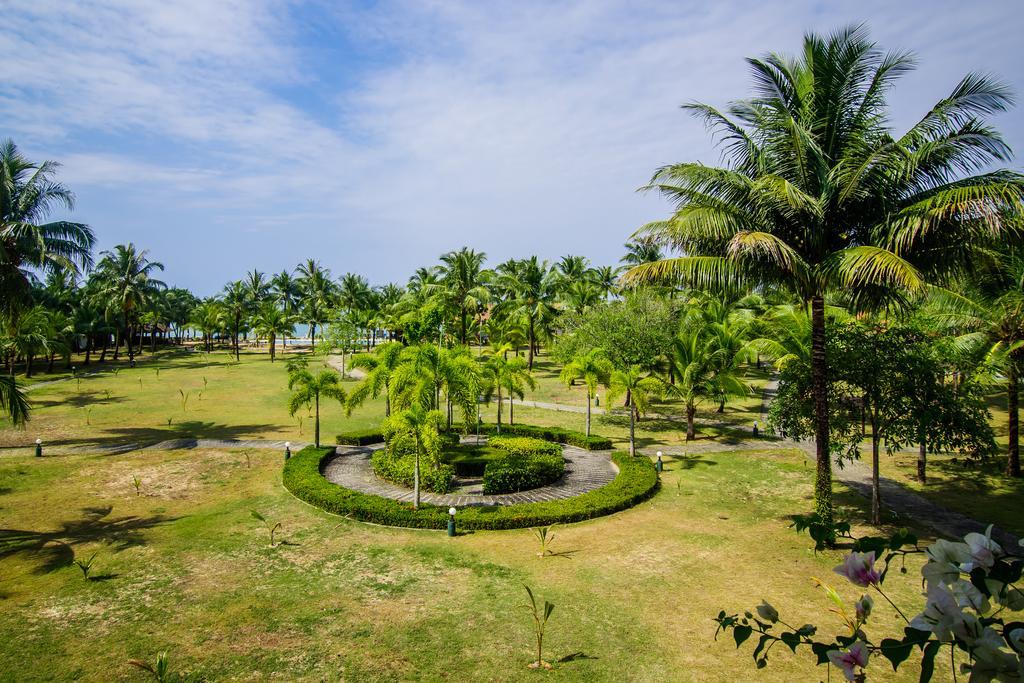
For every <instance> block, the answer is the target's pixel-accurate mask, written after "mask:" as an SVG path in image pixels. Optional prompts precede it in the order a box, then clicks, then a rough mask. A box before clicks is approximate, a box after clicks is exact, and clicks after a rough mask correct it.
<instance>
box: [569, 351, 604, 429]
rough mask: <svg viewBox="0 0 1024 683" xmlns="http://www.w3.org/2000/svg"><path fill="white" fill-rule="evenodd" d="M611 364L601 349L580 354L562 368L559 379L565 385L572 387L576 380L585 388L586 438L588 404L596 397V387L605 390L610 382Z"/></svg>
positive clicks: (588, 417)
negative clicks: (581, 382)
mask: <svg viewBox="0 0 1024 683" xmlns="http://www.w3.org/2000/svg"><path fill="white" fill-rule="evenodd" d="M611 373H612V364H611V362H610V361H609V360H608V359H607V358H606V357H605V353H604V350H603V349H590V350H589V351H587V352H586V353H581V354H580V355H579V356H576V357H575V358H573V359H572V360H571V361H569V362H568V363H566V365H565V367H563V368H562V373H561V375H560V376H561V378H562V381H563V382H565V383H566V384H567V385H569V386H572V385H573V384H574V383H575V382H576V380H578V379H579V380H583V385H584V386H585V387H586V388H587V436H590V402H591V401H592V400H593V399H594V396H596V395H597V386H598V385H599V384H600V385H602V386H604V387H605V388H607V387H608V382H609V381H611Z"/></svg>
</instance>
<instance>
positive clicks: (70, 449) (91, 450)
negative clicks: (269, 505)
mask: <svg viewBox="0 0 1024 683" xmlns="http://www.w3.org/2000/svg"><path fill="white" fill-rule="evenodd" d="M284 444H285V442H284V441H276V440H269V439H165V440H163V441H157V442H153V443H141V442H137V441H126V442H123V443H118V444H111V445H95V446H47V445H46V444H43V448H44V451H43V453H44V455H49V454H53V453H54V452H56V453H57V454H58V455H121V454H123V453H131V452H132V451H178V450H185V449H190V448H260V449H269V450H279V451H281V452H282V453H284ZM308 445H309V444H307V443H302V442H298V441H293V442H291V449H292V452H293V453H295V452H298V451H299V450H300V449H302V448H305V447H306V446H308ZM26 448H31V446H26Z"/></svg>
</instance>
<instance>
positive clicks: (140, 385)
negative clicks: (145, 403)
mask: <svg viewBox="0 0 1024 683" xmlns="http://www.w3.org/2000/svg"><path fill="white" fill-rule="evenodd" d="M139 389H140V390H141V389H142V378H141V377H140V378H139Z"/></svg>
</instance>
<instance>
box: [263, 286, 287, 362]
mask: <svg viewBox="0 0 1024 683" xmlns="http://www.w3.org/2000/svg"><path fill="white" fill-rule="evenodd" d="M253 329H254V330H255V331H256V334H257V335H258V336H260V337H266V338H267V341H268V343H269V345H270V362H271V363H273V362H274V359H275V358H276V357H277V352H276V348H277V338H278V337H287V335H289V334H291V333H292V330H293V329H294V328H293V325H292V319H291V316H289V315H288V314H287V313H285V312H284V311H282V310H281V309H280V308H278V307H277V306H276V305H275V304H274V303H273V302H272V301H267V302H265V303H264V304H263V305H262V306H260V309H259V310H258V311H257V312H256V316H255V317H254V318H253Z"/></svg>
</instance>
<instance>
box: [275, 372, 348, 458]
mask: <svg viewBox="0 0 1024 683" xmlns="http://www.w3.org/2000/svg"><path fill="white" fill-rule="evenodd" d="M288 390H289V391H292V392H293V393H292V395H291V396H290V397H289V399H288V414H289V415H292V416H294V415H295V413H297V412H298V410H299V408H301V407H302V406H308V405H309V404H311V403H312V404H313V415H314V418H313V419H314V422H313V424H314V427H313V434H314V436H313V443H314V445H315V446H316V447H317V448H320V398H321V397H323V398H328V399H334V400H335V401H337V402H338V403H340V404H342V405H344V404H345V400H346V396H345V390H344V389H342V388H341V377H340V376H339V375H338V373H337V372H335V371H334V370H321V371H320V372H318V373H317V374H315V375H314V374H313V373H311V372H310V371H309V370H307V369H306V368H304V367H299V368H296V370H295V372H292V373H291V374H290V375H289V376H288Z"/></svg>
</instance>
